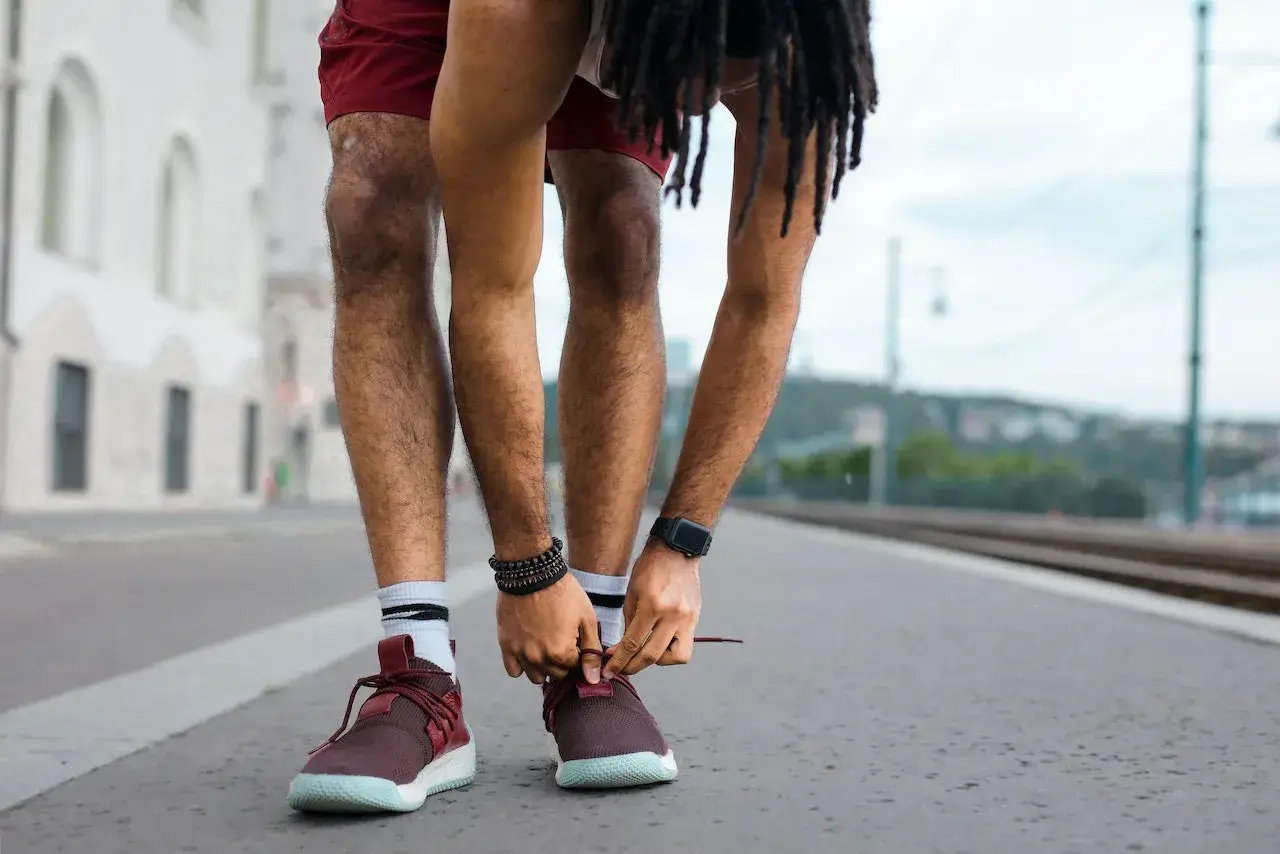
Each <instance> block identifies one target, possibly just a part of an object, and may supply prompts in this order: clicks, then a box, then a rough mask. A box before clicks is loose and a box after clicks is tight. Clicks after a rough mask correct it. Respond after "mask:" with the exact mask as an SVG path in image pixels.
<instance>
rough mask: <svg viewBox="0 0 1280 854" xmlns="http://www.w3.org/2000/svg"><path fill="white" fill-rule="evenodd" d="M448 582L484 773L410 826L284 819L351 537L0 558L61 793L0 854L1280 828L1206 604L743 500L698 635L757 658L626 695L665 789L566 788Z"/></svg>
mask: <svg viewBox="0 0 1280 854" xmlns="http://www.w3.org/2000/svg"><path fill="white" fill-rule="evenodd" d="M455 515H456V516H457V517H458V518H457V519H456V520H455V525H456V529H455V534H454V539H453V553H454V556H455V558H456V561H457V563H458V565H459V566H463V565H466V564H475V563H476V562H477V561H479V560H480V559H482V558H483V557H484V556H485V555H486V554H487V551H488V549H487V543H486V541H485V535H484V530H483V527H482V526H481V525H480V523H479V520H478V519H476V518H474V511H473V510H469V509H467V508H462V509H460V510H459V512H458V513H456V514H455ZM458 578H459V584H458V587H457V592H458V596H459V598H460V599H464V600H465V601H463V602H462V603H461V604H459V605H458V606H457V607H455V608H454V614H455V616H454V620H453V625H454V632H455V635H456V636H457V638H458V641H459V657H460V667H461V670H460V674H461V678H462V683H463V685H464V689H465V696H466V702H467V717H468V720H469V722H470V723H471V726H472V727H473V729H474V730H475V732H476V738H477V744H478V747H479V752H480V769H479V777H478V779H477V781H476V783H475V784H473V785H472V786H471V787H470V788H468V789H465V790H462V791H458V792H454V793H451V794H447V795H442V796H438V797H436V798H433V799H431V800H429V801H428V803H427V806H426V807H424V808H423V810H421V811H420V812H419V813H416V814H413V815H408V816H397V817H392V818H372V819H358V820H351V819H346V820H317V819H308V818H304V817H301V816H298V815H295V814H292V813H290V812H289V811H288V809H287V808H286V806H285V791H286V788H287V785H288V781H289V778H290V777H291V776H292V774H293V773H294V772H295V771H296V770H297V768H298V767H299V765H300V764H301V763H302V761H303V760H304V759H305V756H306V753H307V750H308V749H310V748H311V747H314V746H315V745H316V744H318V743H319V742H321V741H322V740H323V739H324V738H325V737H327V736H328V734H329V733H330V732H331V731H332V730H333V729H334V728H335V727H336V726H337V725H338V722H339V721H340V719H341V714H342V708H343V706H344V704H345V701H346V696H347V692H348V691H349V689H350V687H351V684H352V682H353V680H354V679H355V678H357V677H359V676H362V675H365V674H367V673H369V672H372V671H373V670H375V669H376V666H375V664H374V656H373V650H372V647H371V646H369V645H368V641H369V640H370V639H371V638H374V637H376V636H377V631H378V629H377V626H376V612H375V611H374V610H373V609H372V607H371V606H368V605H369V603H367V602H365V604H364V605H361V604H360V603H359V602H356V603H354V604H352V603H353V600H354V599H355V598H356V597H362V596H363V595H364V594H365V592H367V590H368V586H369V584H370V572H369V568H368V559H367V556H366V555H365V553H364V550H363V545H362V543H361V542H360V538H359V534H358V533H357V532H353V531H349V530H346V531H334V532H331V533H323V532H322V533H311V534H308V535H306V536H292V537H280V538H277V539H275V540H267V539H260V540H253V541H244V542H235V541H230V542H226V543H215V542H212V541H209V542H204V543H200V544H198V545H197V544H193V543H188V544H185V545H179V544H174V543H165V544H151V545H142V546H136V547H130V549H129V550H128V551H127V553H126V552H125V551H121V550H120V549H114V550H109V549H104V550H102V551H101V552H95V551H79V552H76V553H74V554H70V555H66V556H63V557H56V558H42V559H40V560H38V561H31V562H28V563H23V562H21V561H18V562H9V563H7V564H4V565H0V585H3V589H4V591H5V595H4V596H3V597H0V668H2V672H3V674H4V676H5V678H4V679H3V680H2V681H0V763H2V764H0V793H2V792H5V791H8V792H10V793H13V792H21V791H22V787H23V785H26V784H28V783H30V780H31V779H32V778H29V777H28V776H27V775H28V773H29V769H37V770H40V769H44V770H40V773H45V771H47V770H48V769H47V768H46V766H42V765H39V764H38V760H40V756H39V755H38V754H40V753H41V751H44V752H45V753H49V752H53V751H54V749H55V748H56V749H58V750H62V751H63V753H62V754H61V755H62V756H63V758H62V759H61V760H59V761H60V763H61V765H60V767H61V769H62V770H61V771H54V772H49V773H52V774H54V775H55V777H56V776H57V775H59V774H60V775H61V776H62V777H74V779H69V780H67V781H66V782H64V783H62V784H61V785H58V786H56V787H54V788H51V789H49V790H48V791H44V792H43V793H41V794H37V795H36V796H35V797H33V798H31V799H29V800H26V801H25V802H23V803H20V804H18V805H17V806H14V807H12V808H10V809H8V810H7V811H6V812H3V813H0V851H3V852H4V854H28V852H31V854H44V853H45V852H85V854H149V852H156V854H174V853H175V852H201V854H204V852H235V853H236V854H249V852H263V854H285V852H290V851H306V852H308V854H329V853H330V852H353V853H354V852H359V853H360V854H363V852H387V854H392V852H405V854H408V852H414V853H415V854H416V852H476V853H477V854H480V852H491V854H498V853H499V852H517V851H518V852H524V854H543V852H548V854H549V852H610V853H611V854H612V852H646V854H648V852H655V853H656V852H663V851H673V850H674V851H680V852H708V854H710V852H718V851H722V850H730V851H738V852H743V854H747V853H748V852H750V853H751V854H754V852H770V854H772V852H832V854H837V852H873V854H878V852H894V854H899V852H901V854H917V852H919V854H932V852H939V854H942V853H943V852H945V854H1003V852H1019V854H1022V852H1035V854H1039V852H1046V854H1074V852H1142V851H1146V852H1160V854H1202V852H1208V851H1213V852H1219V854H1236V852H1238V854H1263V852H1269V851H1273V850H1276V845H1277V842H1276V840H1277V839H1280V798H1277V796H1276V789H1277V784H1278V783H1280V649H1278V648H1277V647H1276V646H1274V645H1271V644H1268V643H1262V642H1258V641H1250V640H1247V639H1243V638H1241V637H1237V636H1233V635H1230V634H1227V633H1224V632H1222V631H1212V630H1208V629H1206V628H1204V627H1201V626H1199V625H1194V624H1192V623H1191V622H1188V620H1191V621H1195V620H1197V619H1198V618H1197V616H1196V615H1197V614H1210V613H1211V610H1206V609H1210V606H1204V607H1203V608H1201V607H1200V606H1196V608H1192V609H1188V608H1186V607H1183V606H1178V607H1174V606H1172V605H1170V606H1169V607H1167V608H1166V607H1165V605H1164V604H1162V603H1163V602H1165V600H1162V599H1161V598H1160V597H1156V596H1154V595H1147V594H1132V593H1127V592H1124V591H1116V590H1114V588H1110V587H1107V586H1106V585H1099V584H1094V583H1092V582H1084V581H1071V582H1070V583H1069V584H1068V583H1066V582H1063V583H1058V582H1057V581H1055V580H1054V578H1056V577H1054V578H1048V577H1047V576H1045V574H1043V573H1033V572H1031V571H1028V572H1026V573H1023V572H1021V571H1020V570H1008V569H1004V568H1001V566H1000V565H999V564H997V563H995V562H991V561H982V560H979V559H974V558H960V557H950V556H947V555H945V554H944V553H938V552H932V551H930V550H927V549H920V548H917V547H911V546H903V545H898V544H886V543H881V542H877V541H873V540H867V539H860V538H857V537H854V536H852V535H845V534H839V533H834V532H822V531H816V530H813V529H809V528H803V527H799V526H795V525H791V524H789V523H784V522H780V521H775V520H766V519H761V518H758V517H751V516H743V515H735V514H731V515H729V516H728V517H727V518H726V519H725V521H724V523H723V524H722V526H721V528H720V530H719V532H718V535H717V539H716V548H715V550H714V554H713V555H712V556H711V557H710V558H708V559H707V561H706V562H705V565H704V572H703V583H704V597H705V605H704V610H703V617H702V623H701V626H700V629H701V631H702V632H704V633H707V634H717V635H729V636H733V637H739V638H743V639H744V640H745V641H746V644H745V645H744V646H705V647H702V648H699V649H698V650H697V654H696V655H695V657H694V660H693V662H692V663H691V664H690V665H689V666H686V667H682V668H674V669H670V670H662V671H658V672H651V673H648V674H646V675H644V676H642V677H641V678H640V680H639V684H640V687H641V690H642V692H643V693H644V696H645V697H646V700H647V702H648V703H649V706H650V709H651V710H652V711H653V712H654V714H655V716H656V717H657V718H658V720H659V721H660V722H661V723H662V724H663V726H664V728H665V730H666V732H667V734H668V737H669V738H670V740H671V741H672V743H673V746H674V748H675V751H676V755H677V757H678V759H679V761H680V764H681V776H680V779H679V780H678V781H677V782H676V783H674V784H672V785H669V786H665V787H661V788H655V789H649V790H643V791H631V792H617V793H611V794H582V793H572V794H571V793H564V792H561V791H560V790H558V789H557V788H556V787H555V785H554V783H553V781H552V776H551V768H552V766H551V762H550V760H549V758H548V757H547V756H546V753H545V742H544V735H543V733H542V731H541V721H540V718H539V697H538V695H537V692H536V690H535V689H533V688H532V687H531V686H530V685H528V683H527V682H522V681H515V680H510V679H508V678H507V677H506V676H505V674H503V673H502V669H501V665H500V662H499V660H498V657H497V654H496V649H495V646H494V641H493V616H492V595H491V593H490V592H489V588H488V580H487V579H486V578H484V576H483V573H482V571H481V569H480V568H479V567H476V568H473V569H467V570H464V571H460V573H459V575H458ZM344 603H347V604H349V605H350V608H351V609H354V610H350V609H347V610H344V608H345V607H346V605H344ZM366 606H368V607H367V608H366ZM362 608H366V610H361V609H362ZM1135 609H1141V611H1147V612H1158V613H1163V614H1164V616H1160V615H1158V613H1157V614H1154V615H1153V613H1146V612H1140V610H1135ZM308 614H317V615H318V616H315V617H314V618H311V617H306V615H308ZM299 618H304V619H299ZM1248 619H1250V620H1255V621H1257V622H1256V625H1257V626H1258V627H1259V634H1260V636H1261V635H1265V634H1267V633H1268V632H1274V630H1275V627H1276V624H1275V622H1274V621H1273V619H1272V618H1267V617H1249V618H1248ZM175 656H178V658H174V657H175ZM166 660H168V661H166ZM175 680H176V681H177V682H179V683H181V684H179V685H176V686H175V685H174V684H173V683H174V682H175ZM255 680H257V681H255ZM255 686H257V687H255ZM259 689H261V690H265V692H266V693H265V694H261V696H251V695H254V694H256V693H258V692H259ZM67 692H71V693H67ZM237 692H239V693H237ZM237 698H238V699H237ZM241 700H249V702H247V704H244V705H239V702H240V701H241ZM202 704H203V708H204V709H205V712H206V713H204V714H201V706H202ZM222 709H228V711H226V712H225V713H223V714H218V715H217V716H216V717H212V718H211V719H209V718H210V714H211V713H213V712H217V711H219V710H222ZM184 716H185V717H184ZM126 724H127V727H126ZM111 726H116V727H124V728H127V730H128V736H127V738H126V737H125V736H119V738H118V739H117V740H118V741H119V744H124V745H125V746H123V747H120V746H119V745H115V746H113V744H109V743H108V742H111V738H110V737H108V735H107V732H108V730H109V728H110V727H111ZM41 727H43V729H42V728H41ZM120 732H124V729H121V730H120ZM172 733H176V734H173V735H172V737H165V736H166V735H170V734H172ZM129 739H135V741H129ZM135 749H136V752H131V753H130V751H133V750H135ZM113 751H114V752H113ZM124 753H128V754H129V755H123V754H124ZM116 754H121V755H123V758H118V759H117V760H116V761H113V762H110V764H105V765H103V766H102V767H99V768H97V769H96V770H88V768H87V767H86V768H85V769H84V770H85V771H86V773H79V771H77V770H76V768H78V767H79V765H78V764H77V763H79V764H80V765H85V766H88V765H91V764H93V763H94V762H95V761H97V760H91V759H83V757H84V756H98V757H109V756H114V755H116ZM82 759H83V761H82ZM6 775H12V776H10V777H9V779H7V780H6V779H5V777H6ZM18 776H22V777H24V779H23V780H17V779H15V778H16V777H18ZM50 779H54V777H51V778H50ZM30 785H36V784H34V783H30ZM6 786H7V787H8V788H7V789H6ZM2 803H3V802H2V801H0V804H2Z"/></svg>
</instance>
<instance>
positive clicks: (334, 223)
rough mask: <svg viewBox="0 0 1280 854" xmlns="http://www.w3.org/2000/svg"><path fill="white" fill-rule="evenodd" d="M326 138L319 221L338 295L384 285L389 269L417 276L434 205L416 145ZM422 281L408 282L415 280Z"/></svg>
mask: <svg viewBox="0 0 1280 854" xmlns="http://www.w3.org/2000/svg"><path fill="white" fill-rule="evenodd" d="M382 130H383V132H384V133H385V132H386V131H387V129H386V128H383V129H382ZM422 131H423V133H424V134H425V123H424V126H423V129H422ZM333 141H334V167H333V176H332V178H331V179H330V182H329V189H328V192H327V193H326V195H325V217H326V220H327V221H328V225H329V233H330V241H331V244H332V245H331V249H332V254H333V261H334V267H335V272H336V273H337V275H336V276H335V278H336V279H337V287H338V296H339V297H340V298H341V297H346V296H351V295H353V294H354V293H356V292H360V291H367V290H369V289H373V288H380V287H385V286H387V285H388V284H389V283H387V282H386V278H387V274H388V273H389V272H392V271H393V270H396V269H404V270H414V269H421V270H422V276H425V275H426V274H427V273H428V272H429V271H427V270H426V268H425V264H426V259H427V255H428V252H427V249H428V240H429V236H430V234H431V233H432V231H433V230H432V229H430V228H429V225H430V223H431V222H432V218H433V217H434V215H435V206H436V204H437V203H436V201H435V178H434V173H433V171H432V169H431V166H430V158H429V157H428V156H425V153H424V152H423V150H421V147H420V144H419V140H415V139H394V138H393V139H387V138H386V137H385V136H384V135H383V134H367V133H364V134H362V133H360V132H359V131H357V132H355V133H352V134H349V135H342V134H340V133H335V134H334V140H333ZM422 276H412V275H411V276H410V278H416V279H417V281H418V282H419V283H420V282H421V281H422Z"/></svg>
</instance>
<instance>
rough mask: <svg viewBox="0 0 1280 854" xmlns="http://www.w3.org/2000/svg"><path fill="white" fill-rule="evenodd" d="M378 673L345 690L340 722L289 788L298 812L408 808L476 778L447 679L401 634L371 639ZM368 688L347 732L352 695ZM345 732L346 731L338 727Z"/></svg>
mask: <svg viewBox="0 0 1280 854" xmlns="http://www.w3.org/2000/svg"><path fill="white" fill-rule="evenodd" d="M378 664H379V665H380V666H381V668H382V672H381V673H379V674H378V675H376V676H366V677H365V678H363V679H361V680H360V681H359V682H357V683H356V686H355V687H354V688H352V689H351V697H350V698H349V699H348V700H347V711H346V714H345V715H343V718H342V726H340V727H338V731H337V732H335V733H334V734H333V735H331V736H330V737H329V740H328V741H326V742H325V743H324V744H322V745H321V746H320V747H318V748H316V749H315V750H314V751H312V753H311V758H310V759H309V760H307V764H306V765H305V766H304V767H303V769H302V771H301V772H300V773H299V774H298V776H296V777H294V778H293V782H292V783H291V784H290V785H289V806H291V807H292V808H293V809H295V810H302V811H305V812H330V813H335V812H336V813H365V812H412V811H414V810H416V809H417V808H418V807H420V806H422V804H423V802H424V801H426V799H427V798H428V797H429V796H430V795H434V794H437V793H439V792H443V791H446V790H448V789H456V788H459V787H461V786H465V785H467V784H468V783H470V782H471V781H472V780H474V779H475V776H476V746H475V743H474V742H473V741H472V739H471V731H470V729H468V728H467V725H466V722H465V721H463V719H462V691H461V689H460V688H459V687H458V684H457V683H456V682H455V681H454V679H453V677H452V676H450V675H449V674H448V673H447V672H445V671H443V670H441V669H440V668H438V667H436V666H435V665H434V664H432V663H431V662H429V661H426V660H425V659H421V658H414V656H413V640H412V639H411V638H410V637H409V636H408V635H400V636H398V637H393V638H387V639H385V640H383V641H380V642H379V643H378ZM366 687H367V688H373V689H374V692H373V694H372V695H371V696H370V697H369V698H368V699H367V700H365V701H364V704H363V705H362V706H361V707H360V713H359V714H358V715H356V722H355V723H354V724H352V726H351V729H349V730H348V729H347V722H348V721H349V720H350V719H351V709H352V707H353V706H354V705H355V700H356V694H357V693H358V692H359V691H360V689H361V688H366ZM344 731H345V732H344Z"/></svg>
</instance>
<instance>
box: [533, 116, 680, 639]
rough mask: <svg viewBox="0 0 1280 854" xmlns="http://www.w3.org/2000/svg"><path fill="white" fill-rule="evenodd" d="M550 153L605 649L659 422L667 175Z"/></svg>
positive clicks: (575, 522) (562, 395)
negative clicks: (560, 217)
mask: <svg viewBox="0 0 1280 854" xmlns="http://www.w3.org/2000/svg"><path fill="white" fill-rule="evenodd" d="M560 115H563V112H562V113H561V114H560ZM560 115H557V119H559V118H560ZM606 120H609V121H612V118H611V114H610V117H609V118H607V119H606ZM550 160H551V169H552V173H553V174H554V176H555V181H556V190H557V191H558V193H559V195H560V204H561V208H562V209H563V211H564V217H565V227H564V257H565V268H566V272H567V273H568V279H569V298H570V301H569V325H568V330H567V332H566V334H565V341H564V350H563V354H562V357H561V361H560V390H559V408H560V413H559V419H560V438H561V443H562V444H563V447H564V475H565V527H566V530H567V540H568V543H567V545H568V557H569V564H570V566H572V567H573V568H574V569H575V570H577V571H578V572H577V573H576V574H577V577H578V580H579V582H581V583H582V585H583V588H584V589H586V591H587V593H588V595H589V596H590V597H591V600H592V603H593V604H594V605H595V607H596V614H597V616H598V617H599V619H600V626H601V638H600V639H601V640H602V641H603V642H604V644H605V645H606V646H609V645H612V644H615V643H617V642H618V640H619V639H621V637H622V603H621V599H622V596H623V595H624V594H625V593H626V575H627V571H628V570H629V569H630V567H631V553H632V548H633V546H634V543H635V535H636V529H637V527H638V525H639V524H640V515H641V513H642V512H643V509H644V499H645V493H646V491H647V489H648V485H649V477H650V474H651V472H652V469H653V461H654V454H655V451H656V448H657V440H658V431H659V429H660V428H661V424H662V401H663V391H664V386H665V383H666V376H665V353H664V345H663V335H662V318H661V315H660V313H659V310H658V254H659V247H658V232H659V191H660V188H661V179H660V178H659V176H658V174H656V173H655V172H654V170H653V169H652V168H651V167H650V166H648V165H646V164H645V163H643V162H641V161H639V160H636V159H634V158H632V157H629V156H626V155H624V154H620V153H618V152H615V151H552V152H550Z"/></svg>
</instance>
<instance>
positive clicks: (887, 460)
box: [871, 237, 902, 506]
mask: <svg viewBox="0 0 1280 854" xmlns="http://www.w3.org/2000/svg"><path fill="white" fill-rule="evenodd" d="M901 259H902V241H901V240H899V239H898V238H896V237H891V238H889V259H888V270H887V281H886V284H887V287H888V298H887V307H886V315H885V335H884V370H885V376H884V388H885V402H884V408H883V412H882V417H881V425H880V426H881V433H880V447H878V448H876V449H875V450H874V451H873V453H872V457H871V503H872V504H874V505H878V506H883V505H885V504H887V503H889V489H890V484H891V483H892V481H893V448H894V443H893V430H894V418H893V414H894V409H895V408H896V407H895V398H896V396H897V392H898V370H899V366H900V359H899V353H898V347H899V343H898V339H899V325H900V322H901V320H902V307H901V300H900V296H901V281H900V273H901Z"/></svg>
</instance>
